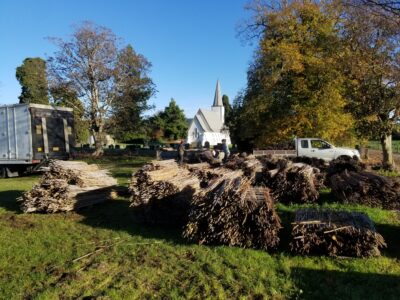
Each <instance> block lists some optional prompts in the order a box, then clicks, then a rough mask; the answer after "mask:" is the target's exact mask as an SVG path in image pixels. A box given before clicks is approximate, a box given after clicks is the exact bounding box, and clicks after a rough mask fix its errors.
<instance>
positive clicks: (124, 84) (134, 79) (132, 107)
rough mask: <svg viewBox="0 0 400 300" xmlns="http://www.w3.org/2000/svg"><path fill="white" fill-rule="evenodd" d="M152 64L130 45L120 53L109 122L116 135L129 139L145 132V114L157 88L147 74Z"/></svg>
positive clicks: (125, 139)
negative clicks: (115, 89)
mask: <svg viewBox="0 0 400 300" xmlns="http://www.w3.org/2000/svg"><path fill="white" fill-rule="evenodd" d="M150 67H151V64H150V63H149V62H148V61H147V59H146V58H145V57H143V56H142V55H140V54H136V53H135V51H134V50H133V48H132V46H130V45H128V46H127V47H125V48H124V49H122V50H121V51H120V53H119V54H118V62H117V72H116V81H117V82H118V84H117V91H116V97H115V99H114V101H113V103H112V117H111V120H110V125H111V127H112V130H111V131H112V132H113V134H114V136H115V137H116V138H117V139H118V140H121V141H129V140H132V139H133V138H135V137H137V136H138V135H143V134H145V130H144V126H143V125H144V124H143V113H144V112H145V111H147V110H149V109H151V108H152V106H150V105H149V104H148V100H149V98H150V97H151V96H152V95H154V93H155V88H154V84H153V82H152V80H151V79H150V78H149V77H148V75H147V74H148V72H149V69H150Z"/></svg>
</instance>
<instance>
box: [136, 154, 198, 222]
mask: <svg viewBox="0 0 400 300" xmlns="http://www.w3.org/2000/svg"><path fill="white" fill-rule="evenodd" d="M199 188H200V179H199V178H198V177H197V176H195V175H194V174H192V172H190V171H189V170H188V169H187V168H185V167H181V166H179V165H178V164H177V163H176V161H175V160H164V161H153V162H151V163H150V164H147V165H145V166H144V167H143V168H141V169H140V170H139V171H137V172H136V173H134V174H133V176H132V180H131V184H130V186H129V189H130V192H131V202H132V204H131V206H132V207H134V208H135V211H136V212H137V217H140V221H144V222H147V223H153V224H184V223H185V222H186V220H187V216H188V211H189V208H190V203H191V200H192V197H193V195H194V194H195V193H196V192H197V191H198V190H199Z"/></svg>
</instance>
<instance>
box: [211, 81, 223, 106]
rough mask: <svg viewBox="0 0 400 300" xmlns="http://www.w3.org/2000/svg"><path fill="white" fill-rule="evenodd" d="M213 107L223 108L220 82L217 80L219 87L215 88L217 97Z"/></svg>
mask: <svg viewBox="0 0 400 300" xmlns="http://www.w3.org/2000/svg"><path fill="white" fill-rule="evenodd" d="M213 106H223V103H222V96H221V87H220V86H219V80H217V86H216V88H215V96H214V103H213Z"/></svg>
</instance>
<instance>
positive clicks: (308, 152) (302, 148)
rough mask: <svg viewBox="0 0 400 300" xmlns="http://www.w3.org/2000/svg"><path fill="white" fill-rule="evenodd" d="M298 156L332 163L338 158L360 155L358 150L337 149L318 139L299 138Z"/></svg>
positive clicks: (297, 143) (297, 142)
mask: <svg viewBox="0 0 400 300" xmlns="http://www.w3.org/2000/svg"><path fill="white" fill-rule="evenodd" d="M296 152H297V153H296V154H297V156H307V157H315V158H320V159H323V160H325V161H331V160H333V159H336V158H338V157H341V156H342V157H343V156H347V157H357V159H360V153H359V152H358V151H357V150H356V149H351V148H343V147H335V146H333V145H332V144H330V143H328V142H326V141H324V140H322V139H318V138H298V139H296Z"/></svg>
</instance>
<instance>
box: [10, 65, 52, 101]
mask: <svg viewBox="0 0 400 300" xmlns="http://www.w3.org/2000/svg"><path fill="white" fill-rule="evenodd" d="M15 75H16V78H17V80H18V81H19V83H20V84H21V88H22V91H21V96H19V97H18V98H19V102H20V103H38V104H49V97H48V86H47V77H46V61H45V60H43V59H42V58H40V57H35V58H26V59H24V61H23V63H22V65H21V66H19V67H18V68H17V70H16V74H15Z"/></svg>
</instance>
